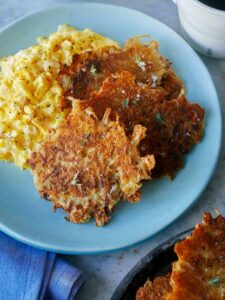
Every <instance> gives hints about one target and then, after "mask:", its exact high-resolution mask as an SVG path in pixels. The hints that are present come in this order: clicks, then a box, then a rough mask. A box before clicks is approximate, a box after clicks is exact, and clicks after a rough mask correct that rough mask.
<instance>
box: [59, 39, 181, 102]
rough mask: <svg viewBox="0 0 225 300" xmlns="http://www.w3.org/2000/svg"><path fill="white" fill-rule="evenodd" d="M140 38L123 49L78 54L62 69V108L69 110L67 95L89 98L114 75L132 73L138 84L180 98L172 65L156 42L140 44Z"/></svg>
mask: <svg viewBox="0 0 225 300" xmlns="http://www.w3.org/2000/svg"><path fill="white" fill-rule="evenodd" d="M140 40H141V37H136V38H133V39H129V40H128V41H127V43H126V44H125V47H124V49H117V48H115V47H105V48H102V49H100V50H98V51H89V52H83V53H81V54H78V55H75V56H74V58H73V63H72V64H71V65H70V66H64V67H62V69H61V71H60V74H59V76H58V80H59V82H60V84H61V86H62V88H63V101H62V108H64V107H70V106H71V103H70V101H68V96H72V97H74V98H77V99H87V98H89V97H90V94H91V92H93V91H98V90H99V89H100V87H101V85H102V82H103V81H104V79H106V78H107V77H108V76H110V75H111V74H114V73H120V72H122V71H129V72H130V73H132V74H133V75H135V78H136V82H137V83H138V84H142V83H145V84H148V85H149V86H151V87H153V88H156V87H158V86H160V84H162V86H163V87H164V88H165V90H166V91H167V99H172V98H173V97H178V95H179V94H180V93H181V90H182V88H183V84H182V82H181V80H180V79H179V78H178V77H177V76H176V74H175V72H174V71H173V69H172V67H171V63H170V62H169V61H168V60H166V59H165V58H163V57H162V56H161V55H160V53H159V44H158V43H157V42H156V41H149V42H147V43H141V41H140Z"/></svg>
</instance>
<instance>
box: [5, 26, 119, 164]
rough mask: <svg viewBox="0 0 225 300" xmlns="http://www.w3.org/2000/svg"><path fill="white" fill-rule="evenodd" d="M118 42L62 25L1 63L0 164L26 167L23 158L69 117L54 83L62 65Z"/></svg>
mask: <svg viewBox="0 0 225 300" xmlns="http://www.w3.org/2000/svg"><path fill="white" fill-rule="evenodd" d="M105 46H113V47H115V48H117V47H118V44H117V43H116V42H114V41H112V40H110V39H108V38H106V37H104V36H101V35H99V34H97V33H95V32H93V31H91V30H90V29H85V30H83V31H79V30H76V29H75V28H73V27H71V26H68V25H63V26H59V28H58V31H57V32H55V33H51V34H50V36H49V37H48V38H44V37H42V38H39V39H38V45H36V46H32V47H30V48H28V49H24V50H21V51H19V52H18V53H17V54H15V55H13V56H9V57H4V58H2V59H1V61H0V68H1V71H0V160H7V161H13V162H15V164H16V165H18V166H20V167H21V168H24V167H28V164H27V159H28V158H29V157H30V154H31V152H32V151H35V150H38V147H39V143H40V142H41V141H42V140H43V139H44V138H45V136H46V134H47V132H48V130H49V129H50V128H58V127H59V126H60V125H61V124H62V122H63V121H64V120H65V118H66V117H67V115H68V113H69V112H68V111H67V110H63V111H62V110H61V105H60V103H61V97H62V89H61V87H60V84H59V83H58V81H57V80H56V77H57V75H58V73H59V70H60V68H61V66H62V65H64V64H66V65H70V64H71V63H72V60H73V56H74V55H75V54H78V53H80V52H82V51H84V50H97V49H99V48H102V47H105Z"/></svg>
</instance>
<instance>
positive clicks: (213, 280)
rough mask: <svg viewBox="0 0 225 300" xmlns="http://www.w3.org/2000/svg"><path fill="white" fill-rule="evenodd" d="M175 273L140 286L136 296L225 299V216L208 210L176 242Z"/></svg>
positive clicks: (146, 298)
mask: <svg viewBox="0 0 225 300" xmlns="http://www.w3.org/2000/svg"><path fill="white" fill-rule="evenodd" d="M174 250H175V252H176V254H177V256H178V261H176V262H175V263H173V268H172V273H171V274H167V275H165V276H159V277H156V278H155V279H154V281H150V280H149V279H148V280H147V281H146V283H145V285H144V286H143V287H141V288H139V289H138V291H137V294H136V300H224V299H225V218H224V217H223V216H222V215H219V216H217V217H216V218H215V219H213V217H212V215H211V214H210V213H205V214H204V217H203V224H198V225H197V226H196V228H195V230H194V231H193V233H192V235H191V236H188V237H187V238H186V239H185V240H183V241H181V242H179V243H177V244H176V245H175V249H174Z"/></svg>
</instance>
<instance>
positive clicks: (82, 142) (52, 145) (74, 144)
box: [30, 101, 154, 226]
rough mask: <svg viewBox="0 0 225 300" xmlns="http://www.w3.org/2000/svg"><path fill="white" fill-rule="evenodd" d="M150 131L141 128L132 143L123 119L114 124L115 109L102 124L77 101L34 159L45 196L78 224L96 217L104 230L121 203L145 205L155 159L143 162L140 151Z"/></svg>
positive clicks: (104, 117)
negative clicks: (142, 190)
mask: <svg viewBox="0 0 225 300" xmlns="http://www.w3.org/2000/svg"><path fill="white" fill-rule="evenodd" d="M145 132H146V129H145V128H144V127H142V126H141V125H137V126H135V127H134V130H133V133H132V135H131V137H130V138H128V137H127V136H126V134H125V131H124V128H123V126H122V125H121V123H120V122H119V120H118V118H116V119H115V120H114V121H111V120H110V109H107V110H106V112H105V114H104V116H103V118H102V120H101V121H99V119H98V118H97V117H96V115H95V114H94V112H93V111H92V109H91V108H88V109H86V110H85V111H84V110H82V109H81V107H80V102H79V101H76V102H75V103H74V108H73V111H72V112H71V113H70V115H69V116H68V118H67V120H66V122H65V123H64V124H63V125H62V127H61V128H60V129H59V130H57V131H56V132H54V131H53V132H51V133H50V135H49V137H48V139H47V140H45V141H44V142H43V143H42V145H41V149H40V151H39V152H34V153H33V154H32V157H31V159H30V166H31V169H32V172H33V175H34V180H35V184H36V187H37V189H38V191H39V193H40V194H41V196H42V197H44V198H48V199H49V200H51V201H52V202H53V207H54V208H58V207H61V208H63V209H64V211H65V212H68V219H69V220H70V221H72V222H75V223H82V222H87V221H88V220H89V219H90V217H94V218H95V221H96V224H97V225H98V226H102V225H104V224H105V223H107V222H108V221H109V218H110V212H111V211H112V209H113V207H114V206H115V204H116V203H117V202H118V201H119V200H120V199H121V198H123V199H127V200H128V201H130V202H136V201H139V199H140V192H139V189H140V187H141V185H142V184H141V180H143V179H149V178H150V177H149V172H150V171H151V169H152V168H153V167H154V157H153V156H152V155H147V156H145V157H140V155H139V151H138V149H137V147H138V144H139V142H140V140H141V139H143V138H144V136H145Z"/></svg>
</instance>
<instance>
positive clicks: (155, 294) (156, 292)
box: [136, 273, 172, 300]
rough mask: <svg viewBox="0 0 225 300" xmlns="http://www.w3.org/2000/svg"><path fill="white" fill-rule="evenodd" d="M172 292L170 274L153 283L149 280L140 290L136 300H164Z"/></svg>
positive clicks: (157, 278) (156, 279)
mask: <svg viewBox="0 0 225 300" xmlns="http://www.w3.org/2000/svg"><path fill="white" fill-rule="evenodd" d="M171 291H172V288H171V285H170V273H169V274H167V275H165V276H158V277H156V278H155V279H154V280H153V281H151V280H149V279H148V280H147V281H146V283H145V285H144V286H143V287H141V288H139V289H138V291H137V294H136V300H163V299H166V296H167V295H168V294H169V293H170V292H171Z"/></svg>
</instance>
